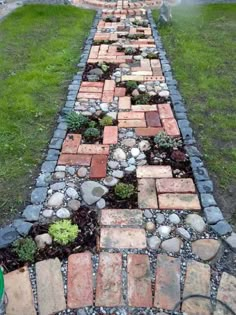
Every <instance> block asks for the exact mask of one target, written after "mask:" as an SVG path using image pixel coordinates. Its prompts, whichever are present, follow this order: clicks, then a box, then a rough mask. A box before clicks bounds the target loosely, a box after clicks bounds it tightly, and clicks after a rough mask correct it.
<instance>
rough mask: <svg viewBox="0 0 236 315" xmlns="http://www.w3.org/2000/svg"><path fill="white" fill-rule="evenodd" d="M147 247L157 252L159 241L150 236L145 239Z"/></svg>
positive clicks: (157, 238)
mask: <svg viewBox="0 0 236 315" xmlns="http://www.w3.org/2000/svg"><path fill="white" fill-rule="evenodd" d="M147 244H148V247H149V248H151V249H153V250H157V249H158V248H159V246H160V244H161V240H160V239H159V237H157V236H152V237H149V238H148V239H147Z"/></svg>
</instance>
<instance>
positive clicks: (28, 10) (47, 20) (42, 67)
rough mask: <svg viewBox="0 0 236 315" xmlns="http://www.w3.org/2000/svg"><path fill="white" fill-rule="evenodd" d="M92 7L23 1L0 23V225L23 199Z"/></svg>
mask: <svg viewBox="0 0 236 315" xmlns="http://www.w3.org/2000/svg"><path fill="white" fill-rule="evenodd" d="M94 15H95V11H91V10H83V9H78V8H75V7H70V6H50V5H29V6H24V7H21V8H19V9H17V10H16V11H15V12H13V13H12V14H10V15H9V16H8V17H7V18H6V19H5V20H3V22H1V23H0V38H1V40H0V223H1V224H2V223H4V222H7V220H8V219H10V218H11V217H12V216H13V215H14V214H15V213H17V211H19V209H20V208H22V207H23V206H24V204H25V203H26V201H27V199H28V198H29V187H30V186H31V185H32V184H33V183H34V176H35V175H37V173H38V167H39V166H40V164H41V162H42V158H43V156H44V151H45V149H46V148H47V144H48V141H49V139H50V137H51V135H52V132H53V128H54V125H55V122H56V117H57V112H58V111H59V109H60V107H61V106H62V105H63V103H64V102H65V99H66V94H67V86H68V84H69V81H70V80H71V79H72V76H73V74H74V73H75V72H76V64H77V62H78V61H79V56H80V53H81V51H82V48H83V42H84V40H85V38H86V36H87V35H88V33H89V30H90V27H91V25H92V21H93V18H94Z"/></svg>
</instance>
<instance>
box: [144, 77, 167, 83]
mask: <svg viewBox="0 0 236 315" xmlns="http://www.w3.org/2000/svg"><path fill="white" fill-rule="evenodd" d="M143 81H160V82H165V77H163V76H159V75H153V76H151V75H145V76H144V78H143Z"/></svg>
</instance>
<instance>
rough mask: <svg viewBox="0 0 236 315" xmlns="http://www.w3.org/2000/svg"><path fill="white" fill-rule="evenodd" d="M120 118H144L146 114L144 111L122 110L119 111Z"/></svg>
mask: <svg viewBox="0 0 236 315" xmlns="http://www.w3.org/2000/svg"><path fill="white" fill-rule="evenodd" d="M118 119H119V120H129V119H131V120H134V119H135V120H137V119H138V120H144V119H145V115H144V113H143V112H120V113H118Z"/></svg>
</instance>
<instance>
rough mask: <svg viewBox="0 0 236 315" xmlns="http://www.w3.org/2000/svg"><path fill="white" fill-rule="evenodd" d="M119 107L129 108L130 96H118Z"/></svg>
mask: <svg viewBox="0 0 236 315" xmlns="http://www.w3.org/2000/svg"><path fill="white" fill-rule="evenodd" d="M118 106H119V109H130V107H131V101H130V96H123V97H119V105H118Z"/></svg>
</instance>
